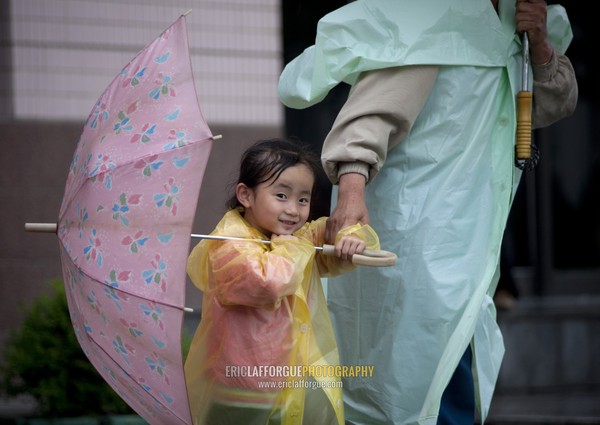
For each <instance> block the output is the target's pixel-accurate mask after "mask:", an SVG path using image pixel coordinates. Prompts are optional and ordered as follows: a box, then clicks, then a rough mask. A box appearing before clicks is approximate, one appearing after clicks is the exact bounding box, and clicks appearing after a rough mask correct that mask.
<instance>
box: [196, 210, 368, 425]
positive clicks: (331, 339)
mask: <svg viewBox="0 0 600 425" xmlns="http://www.w3.org/2000/svg"><path fill="white" fill-rule="evenodd" d="M325 223H326V218H325V217H323V218H320V219H318V220H316V221H312V222H309V223H307V224H305V225H304V226H303V227H302V228H301V229H300V230H298V231H297V232H296V233H295V236H297V237H298V238H299V240H290V239H285V238H274V239H272V241H271V244H270V245H267V244H264V243H260V242H254V241H231V240H229V241H216V240H208V239H205V240H202V241H201V242H200V243H199V244H198V245H197V246H196V247H195V248H194V249H193V251H192V253H191V254H190V257H189V259H188V267H187V271H188V274H189V276H190V278H191V280H192V281H193V282H194V284H195V285H196V286H197V287H198V288H199V289H200V290H202V292H203V300H202V320H201V322H200V325H199V327H198V330H197V331H196V334H195V336H194V339H193V341H192V345H191V347H190V351H189V353H188V356H187V361H186V365H185V373H186V379H187V386H188V393H189V398H190V405H191V406H192V414H193V417H194V423H195V424H203V423H204V415H205V414H206V412H207V411H208V409H209V407H210V405H211V404H212V403H215V402H216V403H219V404H221V405H226V406H227V405H231V406H233V407H235V406H244V407H248V406H251V407H258V408H262V409H271V410H272V411H273V412H276V411H277V412H278V415H279V414H280V415H281V419H282V424H301V423H302V421H303V419H302V418H303V413H304V411H305V400H306V399H307V397H308V396H309V394H307V393H308V392H309V391H313V390H314V388H316V387H317V386H318V387H319V388H318V389H317V391H322V392H321V393H320V394H322V397H312V396H310V397H308V399H310V400H311V401H310V406H306V410H309V409H310V411H311V414H314V413H315V412H319V411H321V410H322V411H323V412H326V411H329V412H331V411H332V410H333V411H335V420H334V421H333V422H332V423H334V424H335V423H337V424H340V425H342V424H343V423H344V415H343V403H342V388H341V384H340V377H339V374H336V373H333V374H332V376H322V375H324V374H325V373H324V372H325V371H328V370H329V371H332V370H333V369H332V368H326V367H324V366H329V365H330V366H337V365H339V358H338V350H337V344H336V341H335V336H334V333H333V329H332V326H331V322H330V319H329V313H328V310H327V305H326V300H325V296H324V293H323V287H322V283H321V277H322V276H334V275H338V274H340V273H344V272H348V271H351V270H353V269H354V268H355V266H354V265H352V264H351V263H349V262H345V261H341V260H340V259H339V258H337V257H333V256H326V255H323V254H321V253H316V251H315V249H314V247H315V246H321V245H323V243H324V233H325ZM212 234H213V235H220V236H230V237H238V238H247V239H255V240H265V239H268V238H266V237H265V236H264V235H263V234H261V233H260V232H259V231H258V230H256V229H255V228H253V227H251V226H250V224H249V223H248V222H247V221H246V220H244V218H243V217H242V216H241V215H240V210H231V211H229V212H227V213H226V214H225V216H224V217H223V219H222V220H221V221H220V223H219V224H218V225H217V227H216V228H215V230H214V231H213V232H212ZM348 234H353V235H355V236H357V237H359V238H361V239H362V240H364V241H365V242H366V244H367V249H379V239H378V237H377V235H376V234H375V232H374V231H373V229H372V228H371V227H369V226H360V225H355V226H351V227H348V228H346V229H344V230H343V231H342V232H340V236H341V235H348ZM309 365H313V366H317V368H316V369H312V371H314V372H315V374H318V375H321V376H310V377H309V376H308V375H310V372H309V369H306V368H305V369H302V366H309ZM307 380H310V381H311V383H312V384H313V385H312V386H310V387H309V388H307V385H306V382H307ZM302 382H305V384H304V385H302ZM311 388H313V389H311Z"/></svg>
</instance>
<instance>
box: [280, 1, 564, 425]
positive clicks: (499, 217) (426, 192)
mask: <svg viewBox="0 0 600 425" xmlns="http://www.w3.org/2000/svg"><path fill="white" fill-rule="evenodd" d="M514 16H515V2H514V0H500V2H499V12H498V13H496V11H495V10H494V8H493V7H492V4H491V2H490V1H489V0H418V1H414V0H357V1H354V2H352V3H349V4H348V5H347V6H344V7H342V8H340V9H338V10H336V11H334V12H332V13H330V14H329V15H327V16H325V17H324V18H323V19H321V21H320V22H319V26H318V32H317V37H316V43H315V45H314V46H312V47H310V48H308V49H307V50H305V51H304V53H302V54H301V55H300V56H299V57H297V58H295V59H294V60H293V61H292V62H290V63H289V64H288V65H287V66H286V68H285V69H284V71H283V73H282V75H281V78H280V82H279V94H280V98H281V100H282V102H283V103H284V104H285V105H287V106H289V107H293V108H305V107H308V106H310V105H313V104H315V103H318V102H319V101H320V100H322V99H323V98H324V97H325V96H326V95H327V93H328V92H329V90H330V89H331V88H333V87H334V86H335V85H337V84H338V83H340V82H346V83H349V84H353V83H354V82H355V81H356V79H357V77H358V75H359V74H360V73H362V72H364V71H369V70H375V69H383V68H391V67H396V66H404V65H428V64H429V65H439V66H440V67H439V73H438V76H437V81H436V82H435V85H434V87H433V90H432V92H431V93H430V95H429V97H428V100H427V102H426V104H425V106H424V107H423V109H422V111H421V113H420V114H419V116H418V118H417V119H416V121H415V123H414V125H413V127H412V129H411V131H410V133H409V134H408V135H407V137H406V138H405V139H404V140H402V141H401V142H400V143H398V145H397V146H396V147H395V148H393V149H392V150H390V151H389V152H388V157H387V158H386V161H385V165H384V166H383V167H382V168H381V170H380V171H379V173H378V174H377V175H376V176H375V177H373V178H372V181H370V182H369V184H368V185H367V189H366V205H367V206H368V208H369V216H370V220H371V225H372V226H373V227H374V228H375V229H377V231H378V232H379V234H380V236H381V243H382V245H384V246H386V247H387V248H388V249H390V250H391V251H393V252H394V253H396V254H397V255H398V262H397V264H396V266H395V267H389V268H378V269H374V268H361V269H359V270H357V271H356V272H355V273H352V274H351V275H347V276H343V277H340V278H335V279H331V280H330V281H329V290H328V301H329V307H330V311H331V316H332V322H333V324H334V328H335V331H336V335H337V337H338V344H339V348H340V356H341V362H342V363H343V364H344V363H350V364H370V365H374V366H375V373H374V376H373V377H364V378H353V379H347V380H344V401H345V404H346V418H347V419H348V420H350V421H352V423H356V424H401V425H407V424H411V425H413V424H420V425H423V424H425V425H435V424H436V422H437V415H438V411H439V407H440V399H441V396H442V393H443V391H444V389H445V387H446V385H447V383H448V382H449V380H450V377H451V376H452V373H453V372H454V370H455V368H456V366H457V364H458V362H459V359H460V358H461V356H462V355H463V353H464V352H465V350H466V348H467V347H468V346H469V344H472V348H473V354H474V357H473V369H474V370H473V371H474V376H475V385H476V396H477V402H478V406H479V413H480V416H481V417H482V418H485V417H486V415H487V412H488V408H489V405H490V401H491V397H492V394H493V390H494V386H495V382H496V379H497V375H498V370H499V367H500V363H501V360H502V357H503V353H504V346H503V341H502V336H501V334H500V330H499V328H498V326H497V323H496V321H495V315H496V311H495V307H494V304H493V301H492V298H491V296H492V295H493V293H494V290H495V285H496V282H497V274H496V270H497V265H498V260H499V253H500V246H501V241H502V236H503V232H504V228H505V225H506V221H507V217H508V212H509V209H510V205H511V202H512V199H513V196H514V192H515V189H516V187H517V184H518V181H519V178H520V173H521V172H520V171H519V170H518V169H517V168H516V167H515V166H514V142H515V128H516V117H515V116H516V113H515V95H516V93H517V92H518V91H519V90H520V88H521V81H520V79H521V67H522V60H521V58H522V50H521V42H520V38H519V35H518V34H517V33H516V31H515V18H514ZM548 31H549V36H550V40H551V42H552V44H553V45H554V48H555V49H556V50H557V51H558V52H561V53H563V52H564V51H565V50H566V47H567V46H568V44H569V42H570V40H571V38H572V35H571V31H570V26H569V22H568V19H567V17H566V13H565V11H564V9H563V8H562V7H560V6H549V8H548ZM529 76H530V77H531V76H532V73H531V72H530V73H529ZM530 86H531V85H530ZM534 98H535V91H534ZM362 101H363V102H365V101H367V100H364V99H363V100H362ZM374 113H377V111H375V112H374ZM340 143H343V141H340ZM332 199H333V202H334V203H335V200H336V192H335V191H334V194H333V198H332Z"/></svg>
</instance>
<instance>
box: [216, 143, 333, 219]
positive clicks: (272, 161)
mask: <svg viewBox="0 0 600 425" xmlns="http://www.w3.org/2000/svg"><path fill="white" fill-rule="evenodd" d="M299 164H302V165H306V166H307V167H308V168H309V169H310V170H311V171H312V173H313V175H314V177H315V183H314V185H313V188H312V189H313V191H314V190H315V188H316V183H317V176H318V175H319V172H320V171H321V162H320V160H319V157H318V156H317V154H316V153H315V152H314V151H312V150H311V149H310V147H309V146H308V145H305V144H303V143H301V142H296V141H291V140H285V139H268V140H259V141H258V142H256V143H255V144H254V145H252V146H250V147H249V148H248V149H247V150H246V151H245V152H244V154H243V155H242V159H241V162H240V174H239V177H238V181H237V183H236V184H235V185H234V188H235V186H236V185H237V184H238V183H244V184H245V185H246V186H248V187H249V188H251V189H253V188H255V187H256V186H258V185H259V184H261V183H264V182H266V181H268V180H270V179H271V178H273V177H275V178H277V177H279V175H280V174H281V173H282V172H283V171H284V170H286V169H287V168H289V167H293V166H294V165H299ZM234 192H235V190H234ZM227 206H228V207H229V208H231V209H233V208H236V207H239V206H241V204H240V203H239V201H238V199H237V197H236V195H235V193H234V194H233V196H232V197H231V198H230V199H229V201H228V202H227Z"/></svg>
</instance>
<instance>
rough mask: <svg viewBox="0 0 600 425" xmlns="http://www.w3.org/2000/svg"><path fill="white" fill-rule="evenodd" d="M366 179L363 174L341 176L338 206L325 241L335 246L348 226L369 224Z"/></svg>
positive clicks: (334, 211)
mask: <svg viewBox="0 0 600 425" xmlns="http://www.w3.org/2000/svg"><path fill="white" fill-rule="evenodd" d="M365 185H366V182H365V177H364V176H363V175H362V174H356V173H348V174H343V175H342V176H340V182H339V189H338V199H337V205H336V207H335V209H334V210H333V212H332V213H331V215H330V216H329V219H328V220H327V228H326V230H325V241H326V242H327V243H328V244H331V245H333V244H335V236H336V235H337V234H338V232H339V231H340V230H341V229H343V228H344V227H347V226H352V225H354V224H357V223H359V224H369V211H368V210H367V205H366V203H365Z"/></svg>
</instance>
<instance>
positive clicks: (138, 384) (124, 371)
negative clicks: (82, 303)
mask: <svg viewBox="0 0 600 425" xmlns="http://www.w3.org/2000/svg"><path fill="white" fill-rule="evenodd" d="M85 336H86V338H87V339H88V340H90V341H91V342H92V343H93V344H94V346H95V347H96V348H98V349H100V350H102V352H103V353H104V354H105V355H106V356H107V357H108V358H109V359H111V360H113V361H114V359H113V358H112V357H111V355H110V354H109V353H108V352H107V351H106V350H105V349H104V348H103V347H102V346H101V345H100V344H98V342H97V341H96V340H95V339H94V338H92V337H91V336H90V335H89V334H88V333H85ZM182 359H183V353H182ZM114 364H115V365H117V367H118V368H119V369H121V371H123V373H124V374H125V375H127V376H129V377H130V378H131V380H132V381H133V382H135V383H136V385H137V386H138V387H139V388H140V389H141V390H142V391H143V393H144V394H148V395H149V396H150V397H152V398H153V399H154V400H155V401H156V403H157V404H158V405H161V406H164V404H163V403H162V402H161V401H160V400H159V399H158V398H156V397H155V396H154V394H152V393H150V392H148V390H146V389H145V388H144V387H143V386H142V385H141V384H140V383H139V382H138V381H137V379H135V377H133V376H132V375H131V374H129V372H127V371H126V370H125V369H124V368H123V366H121V365H120V364H119V363H117V362H116V361H115V363H114ZM107 382H109V381H108V380H107ZM117 392H118V391H117ZM169 412H170V413H171V414H172V415H173V416H175V417H176V418H177V419H179V420H180V421H181V423H182V424H185V423H186V421H185V420H183V419H182V418H180V417H179V416H178V415H177V414H175V412H174V411H172V410H169Z"/></svg>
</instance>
